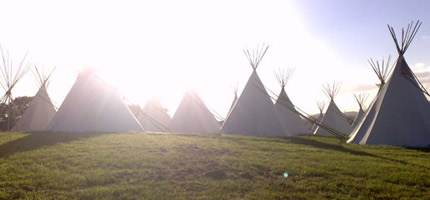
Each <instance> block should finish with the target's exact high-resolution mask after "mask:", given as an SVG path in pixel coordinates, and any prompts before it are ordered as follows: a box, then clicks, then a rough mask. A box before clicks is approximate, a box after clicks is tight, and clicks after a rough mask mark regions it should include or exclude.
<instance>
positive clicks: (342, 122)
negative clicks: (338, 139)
mask: <svg viewBox="0 0 430 200" xmlns="http://www.w3.org/2000/svg"><path fill="white" fill-rule="evenodd" d="M324 92H325V94H326V95H327V96H328V97H329V98H330V104H329V105H328V107H327V110H326V111H325V113H324V117H323V119H322V121H321V123H320V124H321V125H322V126H318V128H316V129H315V133H314V134H315V135H327V134H343V135H349V134H350V133H351V124H349V122H348V119H347V117H346V116H345V115H344V114H343V112H342V111H340V109H339V108H338V107H337V105H336V103H335V102H334V97H335V96H336V94H337V93H338V92H339V85H338V84H336V83H334V84H333V85H332V86H331V87H330V86H329V85H326V86H325V87H324Z"/></svg>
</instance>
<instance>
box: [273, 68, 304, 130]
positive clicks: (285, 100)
mask: <svg viewBox="0 0 430 200" xmlns="http://www.w3.org/2000/svg"><path fill="white" fill-rule="evenodd" d="M293 71H294V70H293V69H288V70H287V71H286V72H285V71H281V70H280V71H279V72H278V73H276V79H277V80H278V82H279V84H280V86H281V92H280V93H279V95H278V99H277V100H276V103H275V108H276V111H277V113H278V114H279V116H278V117H279V120H280V122H281V125H282V126H283V127H284V128H285V129H287V130H288V131H289V132H290V134H291V136H293V135H299V134H312V133H311V131H310V130H309V129H308V127H307V126H306V123H305V121H304V120H303V119H302V118H300V115H299V114H298V111H297V110H296V109H295V106H294V105H293V103H292V102H291V100H290V98H289V97H288V95H287V93H286V92H285V85H286V84H287V82H288V80H289V79H290V78H291V76H292V74H293Z"/></svg>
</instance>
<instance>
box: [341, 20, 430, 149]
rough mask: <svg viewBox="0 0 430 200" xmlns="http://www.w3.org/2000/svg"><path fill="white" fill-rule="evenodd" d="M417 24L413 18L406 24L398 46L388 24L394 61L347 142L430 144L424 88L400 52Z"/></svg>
mask: <svg viewBox="0 0 430 200" xmlns="http://www.w3.org/2000/svg"><path fill="white" fill-rule="evenodd" d="M420 25H421V23H420V22H417V23H416V24H415V26H413V25H409V26H408V28H407V30H406V32H405V36H404V37H403V36H402V43H401V44H402V45H401V46H399V43H398V42H397V38H396V35H395V33H394V30H393V28H391V27H389V29H390V32H391V34H392V36H393V39H394V41H395V44H396V47H397V51H398V53H399V57H398V59H397V63H396V65H395V67H394V69H393V70H392V73H391V75H390V77H389V78H388V80H387V82H386V83H385V84H384V86H383V87H382V88H381V90H380V92H379V94H378V96H377V97H376V99H375V100H374V102H373V104H372V106H371V108H369V109H370V111H369V112H368V113H367V115H366V116H365V119H364V120H363V122H362V123H361V124H360V127H359V128H358V129H356V130H355V131H354V133H353V134H352V137H351V138H350V139H349V140H348V143H356V144H374V145H397V146H411V147H424V146H429V145H430V113H429V111H428V101H427V99H426V97H425V96H424V92H423V91H425V90H424V88H423V87H422V85H421V83H420V82H419V81H418V80H417V79H416V77H415V75H414V73H413V72H412V70H411V69H410V68H409V66H408V64H407V63H406V61H405V58H404V56H403V55H404V53H405V51H406V50H407V48H408V46H409V45H410V42H411V41H412V39H413V37H414V36H415V34H416V31H418V29H419V27H420ZM412 27H413V28H412ZM402 35H403V34H402Z"/></svg>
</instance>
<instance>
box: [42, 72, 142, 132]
mask: <svg viewBox="0 0 430 200" xmlns="http://www.w3.org/2000/svg"><path fill="white" fill-rule="evenodd" d="M48 131H54V132H122V131H143V128H142V126H141V125H140V124H139V122H138V121H137V119H136V118H135V117H134V115H133V113H132V112H131V111H130V108H129V107H128V106H127V105H126V104H125V103H124V100H123V98H122V97H121V96H120V95H119V93H118V92H117V90H116V89H115V88H113V87H111V86H109V85H108V84H107V83H106V82H104V81H103V80H102V79H101V78H100V77H99V76H97V75H96V73H95V72H94V71H93V70H91V69H85V70H84V71H83V72H81V73H80V74H79V76H78V78H77V80H76V82H75V84H74V85H73V87H72V89H70V91H69V93H68V94H67V96H66V98H65V99H64V101H63V103H62V104H61V106H60V108H59V109H58V112H57V113H56V114H55V116H54V118H53V119H52V120H51V122H50V124H49V126H48Z"/></svg>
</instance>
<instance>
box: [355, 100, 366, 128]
mask: <svg viewBox="0 0 430 200" xmlns="http://www.w3.org/2000/svg"><path fill="white" fill-rule="evenodd" d="M367 97H368V96H367V94H364V93H360V94H358V95H357V94H354V98H355V100H356V101H357V104H358V112H357V115H356V116H355V118H354V121H353V122H352V125H351V126H352V128H354V127H355V126H357V125H358V124H360V122H361V121H362V120H363V118H364V115H365V112H364V110H363V106H364V103H365V101H366V100H367Z"/></svg>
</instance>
